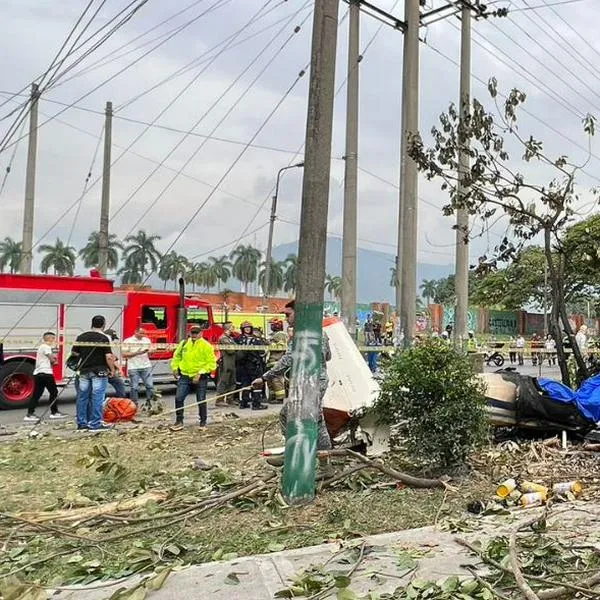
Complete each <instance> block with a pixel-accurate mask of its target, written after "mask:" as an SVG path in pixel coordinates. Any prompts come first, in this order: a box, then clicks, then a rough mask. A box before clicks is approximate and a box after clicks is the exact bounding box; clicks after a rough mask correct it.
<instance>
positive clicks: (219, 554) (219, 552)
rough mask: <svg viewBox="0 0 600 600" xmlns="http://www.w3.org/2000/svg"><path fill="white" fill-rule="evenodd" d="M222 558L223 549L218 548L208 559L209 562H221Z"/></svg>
mask: <svg viewBox="0 0 600 600" xmlns="http://www.w3.org/2000/svg"><path fill="white" fill-rule="evenodd" d="M222 556H223V548H219V549H218V550H216V551H215V553H214V554H213V555H212V556H211V557H210V560H212V561H217V560H221V557H222Z"/></svg>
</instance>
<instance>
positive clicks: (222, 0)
mask: <svg viewBox="0 0 600 600" xmlns="http://www.w3.org/2000/svg"><path fill="white" fill-rule="evenodd" d="M231 1H232V0H216V1H215V2H214V4H212V5H211V6H210V7H209V8H208V9H206V10H205V11H204V12H202V13H200V14H199V15H196V16H195V17H194V18H193V19H190V20H189V21H187V22H186V23H184V24H183V25H181V26H180V27H179V28H178V29H177V30H176V31H175V32H173V33H172V34H171V35H170V36H168V37H167V38H165V39H164V40H161V41H160V42H159V43H157V44H155V45H154V46H152V48H150V49H149V50H147V51H146V52H144V54H142V55H141V56H139V57H138V58H136V59H135V60H134V61H133V62H131V63H129V64H128V65H126V66H125V67H123V68H121V69H120V70H119V71H117V72H116V73H114V74H113V75H111V76H110V77H108V78H107V79H105V80H104V81H102V82H101V83H99V84H98V85H96V86H95V87H94V88H92V89H91V90H89V91H88V92H86V93H85V94H83V95H82V96H80V97H79V98H78V99H77V100H74V101H73V102H71V103H70V104H69V105H68V106H67V107H65V108H63V109H62V110H60V111H59V112H58V113H56V114H55V115H53V116H52V117H51V118H49V119H47V120H45V121H44V122H43V123H41V124H40V125H38V129H39V128H40V127H43V126H44V125H46V124H47V123H49V122H50V121H52V120H53V119H55V118H56V117H59V116H61V115H62V114H64V113H65V112H66V111H67V110H69V108H72V107H73V106H75V105H76V104H78V103H79V102H81V100H83V99H84V98H87V97H88V96H90V95H91V94H93V93H94V92H96V91H97V90H99V89H100V88H102V87H104V86H105V85H106V84H107V83H110V82H111V81H112V80H113V79H116V78H117V77H118V76H119V75H122V74H123V73H125V72H126V71H127V70H129V69H130V68H131V67H133V66H135V65H136V64H137V63H139V62H140V61H141V60H143V59H144V58H146V57H147V56H149V55H150V54H151V53H152V52H154V51H155V50H157V49H158V48H160V47H161V46H163V45H164V44H166V43H167V42H168V41H170V40H171V39H173V38H174V37H175V36H176V35H178V34H179V33H181V32H182V31H184V30H185V29H187V28H188V27H190V26H191V25H193V24H194V23H196V22H197V21H199V20H200V19H201V18H202V17H204V16H205V15H207V14H209V13H211V12H213V11H215V10H218V9H219V8H222V7H223V6H225V5H227V4H229V3H230V2H231ZM15 143H16V142H15V141H13V142H12V143H10V144H4V145H3V146H2V147H1V148H0V153H1V152H3V151H5V150H6V149H8V148H10V147H11V146H12V145H13V144H15Z"/></svg>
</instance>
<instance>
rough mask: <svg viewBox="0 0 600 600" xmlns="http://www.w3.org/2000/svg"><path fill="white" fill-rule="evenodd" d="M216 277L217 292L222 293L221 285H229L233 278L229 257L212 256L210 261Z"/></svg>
mask: <svg viewBox="0 0 600 600" xmlns="http://www.w3.org/2000/svg"><path fill="white" fill-rule="evenodd" d="M208 260H209V261H210V263H211V268H212V269H213V271H214V273H215V275H216V276H217V290H218V291H221V284H222V283H227V282H228V281H229V278H230V277H231V268H232V264H231V261H230V260H229V259H228V257H227V256H218V257H216V256H211V257H210V258H209V259H208Z"/></svg>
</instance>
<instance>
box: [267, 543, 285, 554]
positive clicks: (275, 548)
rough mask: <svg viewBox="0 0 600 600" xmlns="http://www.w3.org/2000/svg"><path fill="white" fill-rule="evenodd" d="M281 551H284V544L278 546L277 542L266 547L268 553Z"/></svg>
mask: <svg viewBox="0 0 600 600" xmlns="http://www.w3.org/2000/svg"><path fill="white" fill-rule="evenodd" d="M282 550H285V544H280V543H278V542H271V543H270V544H269V545H268V546H267V551H268V552H281V551H282Z"/></svg>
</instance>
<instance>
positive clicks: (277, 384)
mask: <svg viewBox="0 0 600 600" xmlns="http://www.w3.org/2000/svg"><path fill="white" fill-rule="evenodd" d="M270 326H271V336H270V337H269V346H270V348H269V359H268V361H267V369H272V368H273V367H274V366H275V364H276V363H277V361H278V360H279V359H280V358H281V357H282V356H283V355H284V354H285V352H286V350H287V346H288V336H287V334H286V333H285V332H284V331H283V321H282V320H281V319H272V320H271V323H270ZM268 388H269V399H268V402H269V404H283V401H284V400H285V395H286V394H285V377H284V376H283V375H282V376H280V377H277V376H275V377H273V378H272V379H271V380H270V381H269V384H268Z"/></svg>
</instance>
